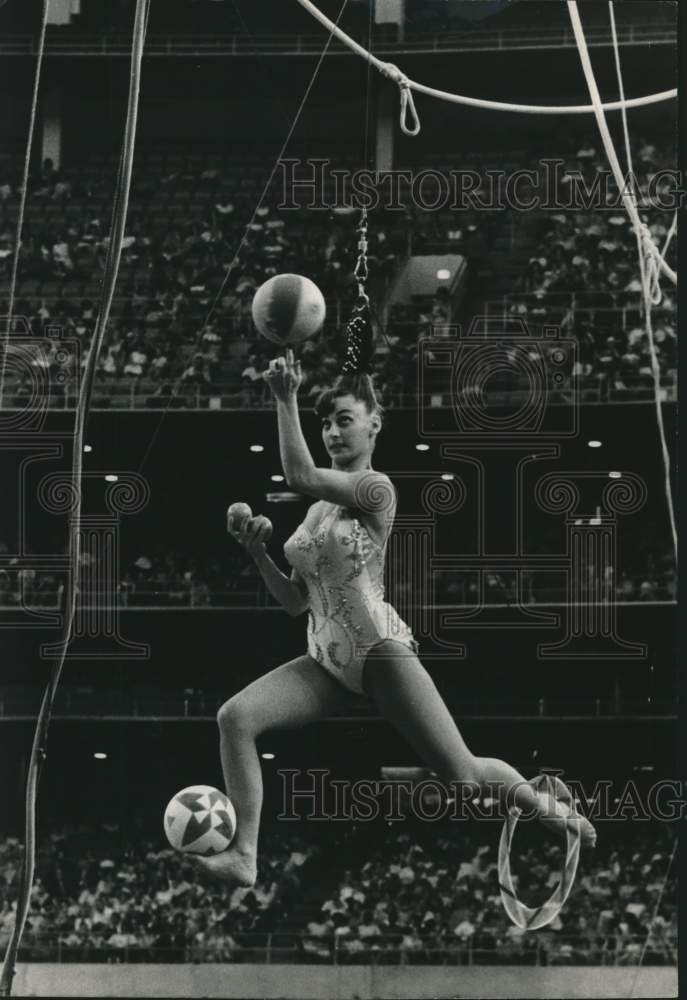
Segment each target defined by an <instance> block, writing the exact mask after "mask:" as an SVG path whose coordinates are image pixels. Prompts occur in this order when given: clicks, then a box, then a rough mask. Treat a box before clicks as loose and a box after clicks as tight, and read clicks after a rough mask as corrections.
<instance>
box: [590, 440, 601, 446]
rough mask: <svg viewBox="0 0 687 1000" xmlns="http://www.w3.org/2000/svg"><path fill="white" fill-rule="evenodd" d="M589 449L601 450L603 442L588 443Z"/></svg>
mask: <svg viewBox="0 0 687 1000" xmlns="http://www.w3.org/2000/svg"><path fill="white" fill-rule="evenodd" d="M587 447H588V448H600V447H601V442H600V441H587Z"/></svg>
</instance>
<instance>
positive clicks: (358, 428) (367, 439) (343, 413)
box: [322, 395, 380, 469]
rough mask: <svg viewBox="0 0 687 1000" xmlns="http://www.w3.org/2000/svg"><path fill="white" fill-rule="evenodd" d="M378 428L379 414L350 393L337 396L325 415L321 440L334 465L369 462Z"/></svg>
mask: <svg viewBox="0 0 687 1000" xmlns="http://www.w3.org/2000/svg"><path fill="white" fill-rule="evenodd" d="M379 428H380V419H379V417H378V416H377V414H374V413H368V410H367V407H366V406H365V404H364V403H361V402H360V400H358V399H355V397H353V396H351V395H347V396H339V397H338V398H337V399H335V400H334V407H333V409H332V411H331V412H330V413H328V414H327V416H326V417H323V419H322V440H323V442H324V446H325V448H326V449H327V453H328V454H329V456H330V458H331V460H332V465H333V466H334V468H337V469H347V468H349V467H350V466H352V465H354V464H355V465H358V464H360V463H361V461H364V462H369V459H370V456H371V455H372V452H373V450H374V446H375V439H376V437H377V433H378V431H379Z"/></svg>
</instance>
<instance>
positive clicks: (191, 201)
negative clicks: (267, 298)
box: [0, 139, 675, 406]
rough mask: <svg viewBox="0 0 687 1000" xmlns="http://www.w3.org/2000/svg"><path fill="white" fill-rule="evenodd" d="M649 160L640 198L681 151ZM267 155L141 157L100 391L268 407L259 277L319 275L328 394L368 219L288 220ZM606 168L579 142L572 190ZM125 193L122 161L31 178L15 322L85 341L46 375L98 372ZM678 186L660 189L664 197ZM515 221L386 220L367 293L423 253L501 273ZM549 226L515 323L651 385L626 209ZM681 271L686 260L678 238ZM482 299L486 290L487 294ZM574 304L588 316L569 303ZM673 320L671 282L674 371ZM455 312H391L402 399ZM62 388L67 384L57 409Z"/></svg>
mask: <svg viewBox="0 0 687 1000" xmlns="http://www.w3.org/2000/svg"><path fill="white" fill-rule="evenodd" d="M569 145H570V143H569ZM596 145H598V143H597V144H596ZM635 152H636V162H635V168H636V172H637V175H638V182H639V190H640V194H641V196H642V197H646V195H647V193H648V184H649V181H650V179H651V177H652V175H654V174H656V173H657V172H658V171H659V170H660V169H661V168H663V167H668V168H669V167H670V166H671V165H672V163H673V158H672V153H671V150H670V149H668V148H665V149H658V147H657V146H656V145H654V144H652V143H651V142H648V141H645V140H641V141H640V142H637V143H635ZM549 155H551V153H549ZM522 157H523V159H524V161H525V162H522V163H520V166H523V167H536V166H537V162H538V161H535V160H534V158H533V156H532V153H531V152H530V153H529V154H525V153H523V154H522ZM445 159H446V154H444V160H445ZM349 161H350V162H349ZM269 162H271V158H270V157H268V156H267V154H266V155H265V157H260V156H257V157H254V158H253V160H251V162H250V163H249V162H246V163H245V164H242V162H241V161H240V160H230V159H228V158H227V157H222V156H220V155H219V154H217V153H208V154H207V155H203V154H200V153H198V154H194V155H186V154H184V155H182V154H172V153H170V154H169V155H167V156H165V155H164V154H155V155H153V154H152V153H151V154H149V155H146V154H143V158H142V160H141V161H140V166H139V169H138V170H137V172H136V174H135V180H134V186H133V189H132V198H131V203H130V209H129V216H128V221H127V227H126V235H125V239H124V249H123V256H122V262H121V267H120V274H119V281H118V286H117V289H116V295H115V301H114V303H113V308H112V312H111V317H110V321H109V324H108V328H107V331H106V335H105V341H104V344H103V349H102V353H101V355H100V357H99V359H98V365H97V380H98V381H97V387H98V389H99V390H102V393H107V392H110V391H112V390H113V389H117V390H120V391H121V390H122V389H126V390H128V391H130V392H131V393H134V394H139V395H141V396H145V397H156V396H164V397H170V396H178V397H179V398H180V400H184V399H185V397H186V396H190V397H193V398H197V397H199V396H200V397H203V396H208V395H210V394H216V393H218V392H219V387H220V386H221V392H222V395H225V396H226V395H228V396H229V397H230V399H231V402H232V403H233V404H234V405H236V406H260V405H262V404H263V403H264V401H265V400H266V398H267V397H266V395H265V392H264V386H263V382H262V380H261V378H260V377H259V376H260V372H261V371H262V370H264V368H265V366H266V363H267V361H268V359H269V357H271V356H272V355H273V353H274V347H273V345H271V344H269V343H268V342H267V341H265V340H262V339H261V338H259V337H258V336H257V335H256V333H255V331H254V329H253V326H252V321H251V315H250V306H251V301H252V297H253V294H254V292H255V290H256V288H257V287H258V286H259V285H260V284H261V283H262V282H263V281H265V280H266V279H267V278H269V277H271V276H272V275H274V274H276V273H280V272H289V271H290V272H296V273H302V274H306V275H308V276H309V277H310V278H312V279H313V280H314V281H315V282H316V284H317V285H318V286H319V287H320V289H321V290H322V292H323V294H324V296H325V299H326V300H327V302H328V306H329V313H328V319H327V322H326V325H325V328H324V331H323V335H322V336H320V337H319V338H317V339H316V340H315V341H313V342H310V343H308V344H307V345H305V347H304V348H303V364H304V369H305V371H306V384H305V390H304V391H305V392H310V393H312V394H314V393H316V392H317V389H318V386H319V385H320V384H322V382H323V381H326V380H327V378H328V377H329V376H330V375H331V374H332V372H334V371H336V367H337V361H336V359H337V357H339V356H340V348H341V342H340V330H341V329H342V328H343V325H344V324H345V321H346V319H347V317H348V315H349V312H350V307H351V304H352V301H353V299H354V297H355V294H356V284H355V279H354V277H353V268H354V264H355V259H356V254H357V235H356V232H355V226H356V224H357V221H358V212H357V211H356V210H355V208H353V207H351V205H350V204H344V203H342V204H341V205H340V206H338V207H335V206H333V203H331V202H329V201H327V204H328V205H329V206H330V207H328V208H327V209H318V210H312V209H308V208H300V209H294V210H292V209H289V211H288V212H287V211H280V209H279V207H278V205H279V198H280V197H281V195H280V193H279V192H278V191H276V188H277V187H278V186H279V185H278V184H273V186H272V188H270V189H269V190H268V193H267V196H266V197H265V198H264V199H262V200H261V195H262V193H263V188H264V185H265V183H266V182H267V180H268V176H269V175H268V166H267V164H268V163H269ZM336 162H337V164H338V163H339V160H337V161H336ZM340 162H341V163H342V164H343V166H344V168H346V169H348V170H352V169H354V168H355V166H356V163H355V162H354V160H352V159H351V158H350V156H349V158H348V159H347V158H346V154H345V153H341V154H340ZM475 162H477V163H478V166H479V170H480V173H485V171H488V170H490V169H493V168H494V164H492V163H491V161H490V159H489V157H488V156H481V157H479V158H478V160H477V161H476V160H475V157H474V156H473V157H472V158H471V159H468V160H466V161H465V162H464V163H462V161H458V160H456V161H455V163H453V164H452V165H453V167H455V166H456V164H457V165H458V167H460V166H461V164H462V166H464V167H468V166H470V163H472V164H473V165H474V164H475ZM358 165H359V164H358ZM441 166H442V167H444V166H451V165H450V164H444V163H442V164H441ZM602 169H605V164H604V160H603V156H602V153H601V152H600V151H599V150H598V149H597V148H595V144H594V143H593V142H591V141H590V140H588V139H585V140H584V141H583V142H582V144H581V146H580V148H579V149H577V150H575V149H574V144H573V145H570V152H569V154H568V155H567V158H565V168H564V173H563V181H565V180H566V179H567V180H568V181H569V182H570V183H571V184H572V176H573V174H574V173H575V172H579V173H580V174H581V176H582V177H583V178H584V179H585V181H587V182H589V183H591V181H592V180H593V178H594V176H595V175H596V173H597V172H598V171H599V170H602ZM17 175H18V166H17V165H15V168H14V171H12V170H11V169H10V168H9V167H8V168H7V169H6V170H5V173H4V175H0V298H3V299H6V295H7V292H8V288H9V277H10V274H11V267H12V258H13V254H14V244H15V238H16V231H15V227H16V217H17V203H18V194H19V191H18V182H17ZM327 183H328V184H330V182H329V181H328V182H327ZM667 183H668V182H666V184H667ZM113 184H114V176H113V172H112V163H111V162H110V160H109V159H108V158H107V157H105V156H102V155H101V156H97V157H94V158H93V159H92V161H89V162H88V163H86V164H85V165H84V166H83V167H82V168H77V167H66V168H64V169H62V170H60V171H58V170H56V169H55V168H54V166H53V164H52V162H51V161H49V160H46V161H45V163H44V164H43V165H42V167H41V168H40V169H39V170H37V171H34V173H33V174H32V176H31V181H30V186H29V192H28V201H27V212H26V218H25V222H24V230H23V237H22V245H21V249H20V255H19V281H18V286H17V299H16V301H15V309H14V313H15V315H17V316H22V317H26V320H27V322H28V325H29V328H30V330H31V332H32V334H33V335H34V336H36V335H38V334H40V333H43V334H45V335H47V336H51V334H50V330H51V328H52V329H53V331H54V329H55V328H60V329H61V330H63V331H64V335H65V336H66V337H67V338H68V339H69V340H71V342H72V345H73V346H72V347H69V348H68V354H70V357H69V360H68V361H67V363H66V364H65V362H64V361H62V360H61V361H60V362H59V365H58V363H57V361H56V359H55V354H56V350H57V347H56V346H53V347H52V348H51V349H48V350H47V351H44V352H43V356H40V357H37V358H36V361H35V364H37V365H39V366H43V367H44V368H46V369H48V370H49V371H56V370H57V368H58V367H59V370H60V371H61V372H63V373H64V372H67V373H68V374H69V373H71V376H75V374H77V372H78V369H79V368H81V369H83V367H84V365H85V363H86V354H87V350H88V344H89V342H90V338H91V336H92V334H93V330H94V325H95V320H96V314H97V308H98V301H99V288H100V282H101V279H102V275H103V270H104V263H105V257H106V252H107V246H108V240H109V237H108V231H109V223H110V211H111V192H112V190H113ZM573 186H574V185H573ZM330 187H331V184H330ZM664 188H665V184H664V185H663V186H661V185H659V186H658V188H657V193H658V194H661V192H663V189H664ZM326 190H327V191H328V190H329V188H326ZM611 194H612V190H611ZM308 197H309V196H308ZM324 197H325V196H324V195H323V199H324ZM326 197H331V195H327V196H326ZM305 200H306V201H307V198H306V199H305ZM640 208H642V209H643V217H644V218H646V221H647V223H648V224H649V227H650V230H651V232H652V234H653V235H654V237H655V238H656V239H657V240H659V242H661V241H663V240H664V239H665V235H666V233H667V228H668V227H669V225H670V217H669V213H662V212H660V211H658V210H657V209H655V208H651V207H649V206H648V205H643V204H642V205H640ZM519 215H520V216H521V215H522V213H517V212H512V211H510V210H504V211H503V212H501V213H500V214H499V213H494V211H493V210H483V211H480V209H479V206H477V207H475V206H474V205H468V206H467V207H465V208H463V209H461V210H460V211H459V212H456V211H451V210H448V209H443V210H441V211H427V210H426V209H421V208H420V207H419V206H418V205H417V204H413V203H412V199H410V200H408V201H407V202H406V203H405V204H404V207H403V209H402V210H392V209H388V208H387V209H378V210H375V211H374V212H372V213H371V215H370V226H369V232H368V239H369V251H368V254H369V267H370V288H371V291H372V290H374V294H375V296H376V300H377V301H378V302H381V300H382V299H383V296H384V292H385V290H386V289H387V288H388V287H389V284H390V282H391V279H392V277H393V276H394V274H395V272H396V270H397V266H398V264H399V262H400V261H401V260H402V259H403V258H404V257H405V255H406V254H407V253H408V252H409V251H416V252H422V251H423V249H424V250H425V251H426V252H429V251H433V250H435V251H436V252H452V253H460V254H463V255H465V256H466V257H467V259H468V261H472V262H473V264H474V265H475V269H476V270H477V271H480V270H481V269H483V268H484V267H485V266H486V267H487V271H486V272H484V273H489V268H490V267H492V265H493V264H494V261H495V260H496V259H497V256H498V253H499V252H503V251H497V250H496V249H495V244H494V241H495V239H496V237H497V235H498V233H499V226H500V221H499V220H501V221H502V220H503V219H505V218H508V219H509V220H511V221H512V222H513V223H514V224H516V225H517V224H518V219H519ZM544 216H545V218H544V223H545V226H544V232H543V234H542V246H541V248H540V249H538V251H537V254H536V256H534V257H532V259H531V260H530V261H529V264H528V265H527V267H526V269H525V272H524V273H523V275H522V279H521V285H520V291H519V292H518V293H517V294H516V295H515V297H514V298H513V299H512V301H511V303H510V306H509V308H510V311H511V313H512V314H513V315H515V316H522V317H523V318H525V319H528V320H530V321H532V322H533V323H537V322H544V321H546V320H549V321H550V320H551V319H552V318H553V319H555V320H556V321H557V322H560V321H563V323H564V325H565V326H566V328H567V329H568V331H569V332H570V330H572V332H573V333H574V335H575V336H576V337H577V338H578V340H579V343H580V349H579V361H578V365H577V367H576V369H575V371H574V372H573V373H572V374H573V375H574V376H582V377H584V378H588V377H589V378H598V379H600V380H603V381H605V382H607V383H609V384H610V385H611V386H612V387H613V388H619V389H622V388H623V387H626V388H628V389H629V390H632V389H633V388H634V385H635V384H636V383H639V385H640V386H641V385H644V384H646V381H647V374H648V361H647V343H646V334H645V332H644V330H643V325H642V322H641V319H640V317H639V315H638V311H637V305H638V301H639V297H638V291H639V286H638V277H637V258H636V246H635V241H634V235H633V232H632V228H631V226H630V225H629V224H628V221H627V218H626V215H625V213H624V210H623V209H622V208H620V209H616V210H615V211H614V212H611V211H609V210H605V209H597V210H596V211H594V212H589V213H585V212H583V211H580V210H579V208H578V209H575V210H574V211H567V212H566V211H559V212H548V213H544ZM668 260H669V262H670V263H671V264H672V266H675V242H674V241H673V242H672V243H671V245H670V247H669V249H668ZM664 284H665V283H664ZM483 291H484V293H485V295H488V289H487V288H484V289H483ZM573 295H575V296H576V300H575V301H576V309H575V311H571V310H570V306H571V304H572V301H573V300H572V296H573ZM580 296H582V298H581V297H580ZM583 300H584V302H583ZM4 305H5V306H6V302H5V303H4ZM580 309H583V311H579V310H580ZM623 309H625V310H626V313H623V312H622V310H623ZM584 310H586V311H584ZM554 314H555V315H554ZM674 314H675V298H674V294H673V293H672V291H671V290H670V289H665V290H664V295H663V302H662V305H661V306H660V307H659V308H658V309H657V311H656V322H655V326H656V341H657V345H658V356H659V364H660V366H661V370H662V371H663V372H668V371H672V370H673V369H674V366H675V322H674V320H675V315H674ZM452 318H454V317H453V316H452V306H451V303H450V302H449V301H448V300H447V298H446V297H445V296H443V297H442V294H441V293H438V294H437V296H435V297H434V299H433V300H432V299H431V297H429V298H428V299H427V300H423V301H422V302H412V301H411V302H410V303H408V304H407V305H405V306H396V307H395V308H393V309H392V310H391V311H390V314H389V316H388V320H387V323H386V331H385V336H384V337H382V336H379V337H378V353H377V357H376V368H377V371H378V374H379V376H380V383H381V385H380V387H381V388H382V389H383V390H384V391H385V392H386V395H387V396H388V397H389V398H390V400H393V398H394V397H396V396H398V394H399V393H402V392H403V390H404V389H405V391H408V386H409V385H410V386H412V385H414V384H415V381H416V379H415V377H414V375H413V373H414V367H415V361H416V358H417V341H418V336H419V335H422V334H423V333H427V332H428V331H429V329H430V327H431V325H432V324H434V323H445V322H447V321H448V320H450V319H452ZM337 331H339V332H337ZM52 336H53V337H54V333H53V334H52ZM649 374H650V373H649ZM8 378H9V380H10V384H11V385H12V386H13V389H14V395H15V396H16V397H17V398H18V399H21V397H22V396H25V395H27V394H28V393H29V392H30V379H29V378H28V376H26V377H24V379H23V380H21V379H17V380H14V381H13V374H12V372H11V371H10V372H9V373H8ZM72 384H73V383H72ZM67 385H69V382H68V383H67ZM65 391H66V389H65V388H64V387H60V386H56V387H55V396H56V401H57V399H58V398H59V396H60V394H61V395H64V393H65ZM58 405H59V404H58Z"/></svg>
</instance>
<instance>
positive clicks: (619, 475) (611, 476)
mask: <svg viewBox="0 0 687 1000" xmlns="http://www.w3.org/2000/svg"><path fill="white" fill-rule="evenodd" d="M608 478H609V479H622V478H623V474H622V472H609V473H608Z"/></svg>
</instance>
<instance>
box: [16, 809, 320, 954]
mask: <svg viewBox="0 0 687 1000" xmlns="http://www.w3.org/2000/svg"><path fill="white" fill-rule="evenodd" d="M165 843H166V842H165ZM316 852H317V848H316V847H314V846H312V845H306V844H305V842H304V841H303V840H302V839H301V838H300V837H299V836H298V835H296V834H286V833H282V834H280V836H279V837H276V836H274V835H270V834H268V835H267V836H266V837H265V842H264V851H263V853H262V857H261V859H260V861H259V869H258V881H257V882H256V884H255V886H254V887H253V888H252V889H245V888H235V889H233V890H228V889H225V888H224V887H223V885H222V883H208V882H206V881H204V880H201V879H200V878H199V876H198V874H197V869H196V868H195V866H194V865H193V864H192V863H190V862H189V861H187V860H186V859H185V858H184V856H183V855H181V854H178V853H176V852H175V851H173V850H171V848H169V847H167V846H164V844H163V843H161V842H160V841H159V840H158V841H153V840H150V839H143V840H142V841H141V842H137V843H136V844H135V845H134V844H133V843H132V844H127V843H125V842H123V840H122V837H121V834H120V833H119V830H118V828H117V827H112V826H111V827H105V826H104V827H102V828H101V829H100V831H94V829H93V828H91V827H89V828H81V829H64V830H61V831H59V832H57V833H53V834H50V835H49V836H48V837H47V838H45V839H44V840H42V841H41V843H40V845H39V848H38V853H37V877H36V881H35V884H34V888H33V892H32V896H31V908H30V911H29V917H28V922H27V926H26V933H25V937H24V948H25V954H26V958H27V959H29V960H33V961H41V960H49V959H50V957H51V956H54V954H55V952H56V949H57V946H58V945H59V947H60V952H61V956H62V958H63V959H64V960H65V961H68V960H78V961H96V962H97V961H122V960H124V959H123V956H124V954H125V950H126V956H127V957H126V960H127V961H146V960H149V961H150V960H153V956H156V957H157V959H158V960H160V961H163V962H181V961H197V962H226V961H232V959H233V957H234V955H235V953H236V952H237V951H238V950H240V947H241V942H242V940H243V938H244V936H245V935H249V937H248V941H250V934H251V933H253V934H254V933H256V932H258V931H260V930H261V929H262V928H263V927H264V926H268V927H269V926H270V922H271V921H273V920H274V919H275V916H277V915H279V914H280V913H281V912H282V911H283V909H284V908H285V907H288V906H289V905H292V903H293V900H294V897H295V896H296V895H297V893H298V892H299V890H300V888H301V886H302V882H303V866H304V865H305V864H306V862H307V861H308V860H309V858H311V857H312V856H313V855H314V854H315V853H316ZM20 861H21V845H20V843H19V842H18V841H17V840H16V839H14V838H8V839H6V840H5V841H4V842H2V843H0V953H2V951H3V949H4V946H5V945H6V944H7V941H8V940H9V935H10V933H11V928H12V926H13V923H14V914H15V911H16V898H17V885H18V878H19V872H20Z"/></svg>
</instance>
